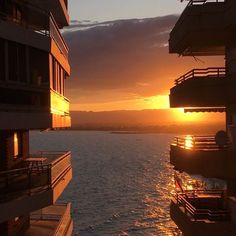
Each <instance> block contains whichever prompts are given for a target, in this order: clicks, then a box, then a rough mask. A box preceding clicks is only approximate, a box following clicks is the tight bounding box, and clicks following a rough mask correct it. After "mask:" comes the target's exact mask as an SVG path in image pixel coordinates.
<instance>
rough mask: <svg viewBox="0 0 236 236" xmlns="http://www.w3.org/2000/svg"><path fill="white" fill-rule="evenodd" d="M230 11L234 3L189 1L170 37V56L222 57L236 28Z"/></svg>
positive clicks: (210, 0)
mask: <svg viewBox="0 0 236 236" xmlns="http://www.w3.org/2000/svg"><path fill="white" fill-rule="evenodd" d="M233 11H235V1H224V0H202V1H201V0H200V1H199V0H192V1H190V2H189V4H188V5H187V7H186V8H185V10H184V11H183V13H182V15H181V16H180V18H179V20H178V21H177V23H176V25H175V26H174V28H173V30H172V32H171V33H170V39H169V51H170V53H178V54H179V55H184V56H192V55H200V56H204V55H224V53H225V45H226V43H227V41H228V40H229V39H230V37H231V36H230V35H231V32H232V30H233V31H234V29H235V26H236V22H235V19H234V13H233Z"/></svg>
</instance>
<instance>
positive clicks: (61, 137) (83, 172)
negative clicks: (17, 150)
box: [30, 131, 176, 236]
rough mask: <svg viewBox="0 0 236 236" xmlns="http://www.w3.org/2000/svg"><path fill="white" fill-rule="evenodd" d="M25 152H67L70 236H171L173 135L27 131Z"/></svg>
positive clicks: (172, 228)
mask: <svg viewBox="0 0 236 236" xmlns="http://www.w3.org/2000/svg"><path fill="white" fill-rule="evenodd" d="M30 137H31V151H38V150H54V151H55V150H71V151H72V154H73V181H72V182H71V183H70V185H69V187H68V188H67V189H66V192H65V193H64V194H63V196H62V198H61V199H62V200H63V201H70V202H72V214H73V220H74V235H81V236H93V235H94V236H95V235H98V236H106V235H120V236H121V235H122V236H125V235H131V236H133V235H134V236H136V235H145V236H146V235H147V236H149V235H150V236H151V235H158V236H162V235H163V236H165V235H168V236H169V235H173V232H175V229H176V226H175V225H174V224H173V223H172V222H171V220H170V217H169V202H170V191H171V190H172V188H173V182H172V181H173V179H172V177H173V173H172V170H171V167H170V166H169V164H168V162H169V144H170V141H171V140H172V138H173V136H171V135H161V134H132V135H127V134H110V133H108V132H79V131H59V132H44V133H39V132H31V135H30Z"/></svg>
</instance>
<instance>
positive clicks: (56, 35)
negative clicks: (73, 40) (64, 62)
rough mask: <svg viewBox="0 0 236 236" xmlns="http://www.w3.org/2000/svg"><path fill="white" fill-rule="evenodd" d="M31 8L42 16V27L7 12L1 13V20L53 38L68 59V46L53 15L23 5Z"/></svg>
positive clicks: (28, 5)
mask: <svg viewBox="0 0 236 236" xmlns="http://www.w3.org/2000/svg"><path fill="white" fill-rule="evenodd" d="M21 4H23V5H26V6H27V7H29V8H30V9H31V10H32V12H34V11H35V13H36V14H40V15H41V17H42V21H41V25H35V24H32V23H29V22H28V21H24V20H20V19H17V18H15V17H14V16H12V15H10V14H7V13H5V12H2V11H0V19H2V20H4V21H9V22H12V23H14V24H17V25H18V26H20V27H23V28H25V29H27V30H31V31H33V32H35V33H38V34H41V35H44V36H46V37H51V38H53V39H54V41H55V42H56V44H57V46H58V48H59V49H60V51H61V53H62V54H63V55H64V56H65V57H66V58H67V59H68V51H69V49H68V46H67V44H66V42H65V40H64V38H63V36H62V34H61V32H60V30H59V28H58V25H57V23H56V21H55V19H54V17H53V15H52V14H51V13H47V12H45V11H43V10H41V9H38V8H37V7H35V6H33V5H32V4H29V3H27V4H26V3H21ZM31 14H32V13H31Z"/></svg>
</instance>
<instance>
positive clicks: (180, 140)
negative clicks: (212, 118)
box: [174, 135, 230, 151]
mask: <svg viewBox="0 0 236 236" xmlns="http://www.w3.org/2000/svg"><path fill="white" fill-rule="evenodd" d="M174 145H175V146H178V147H180V148H184V149H189V150H205V151H213V150H227V149H229V146H230V145H229V142H228V143H227V144H226V145H224V146H219V145H217V144H216V141H215V137H214V136H191V135H188V136H185V137H175V139H174Z"/></svg>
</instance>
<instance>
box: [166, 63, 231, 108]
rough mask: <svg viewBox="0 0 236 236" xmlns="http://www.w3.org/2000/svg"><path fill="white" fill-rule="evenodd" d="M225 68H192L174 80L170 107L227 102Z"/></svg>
mask: <svg viewBox="0 0 236 236" xmlns="http://www.w3.org/2000/svg"><path fill="white" fill-rule="evenodd" d="M225 78H226V69H225V68H223V67H211V68H206V69H193V70H191V71H189V72H188V73H186V74H185V75H183V76H181V77H180V78H178V79H177V80H176V81H175V86H174V87H173V88H171V90H170V107H172V108H176V107H201V108H204V107H205V108H209V107H224V106H225V105H226V102H227V80H226V79H225Z"/></svg>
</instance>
